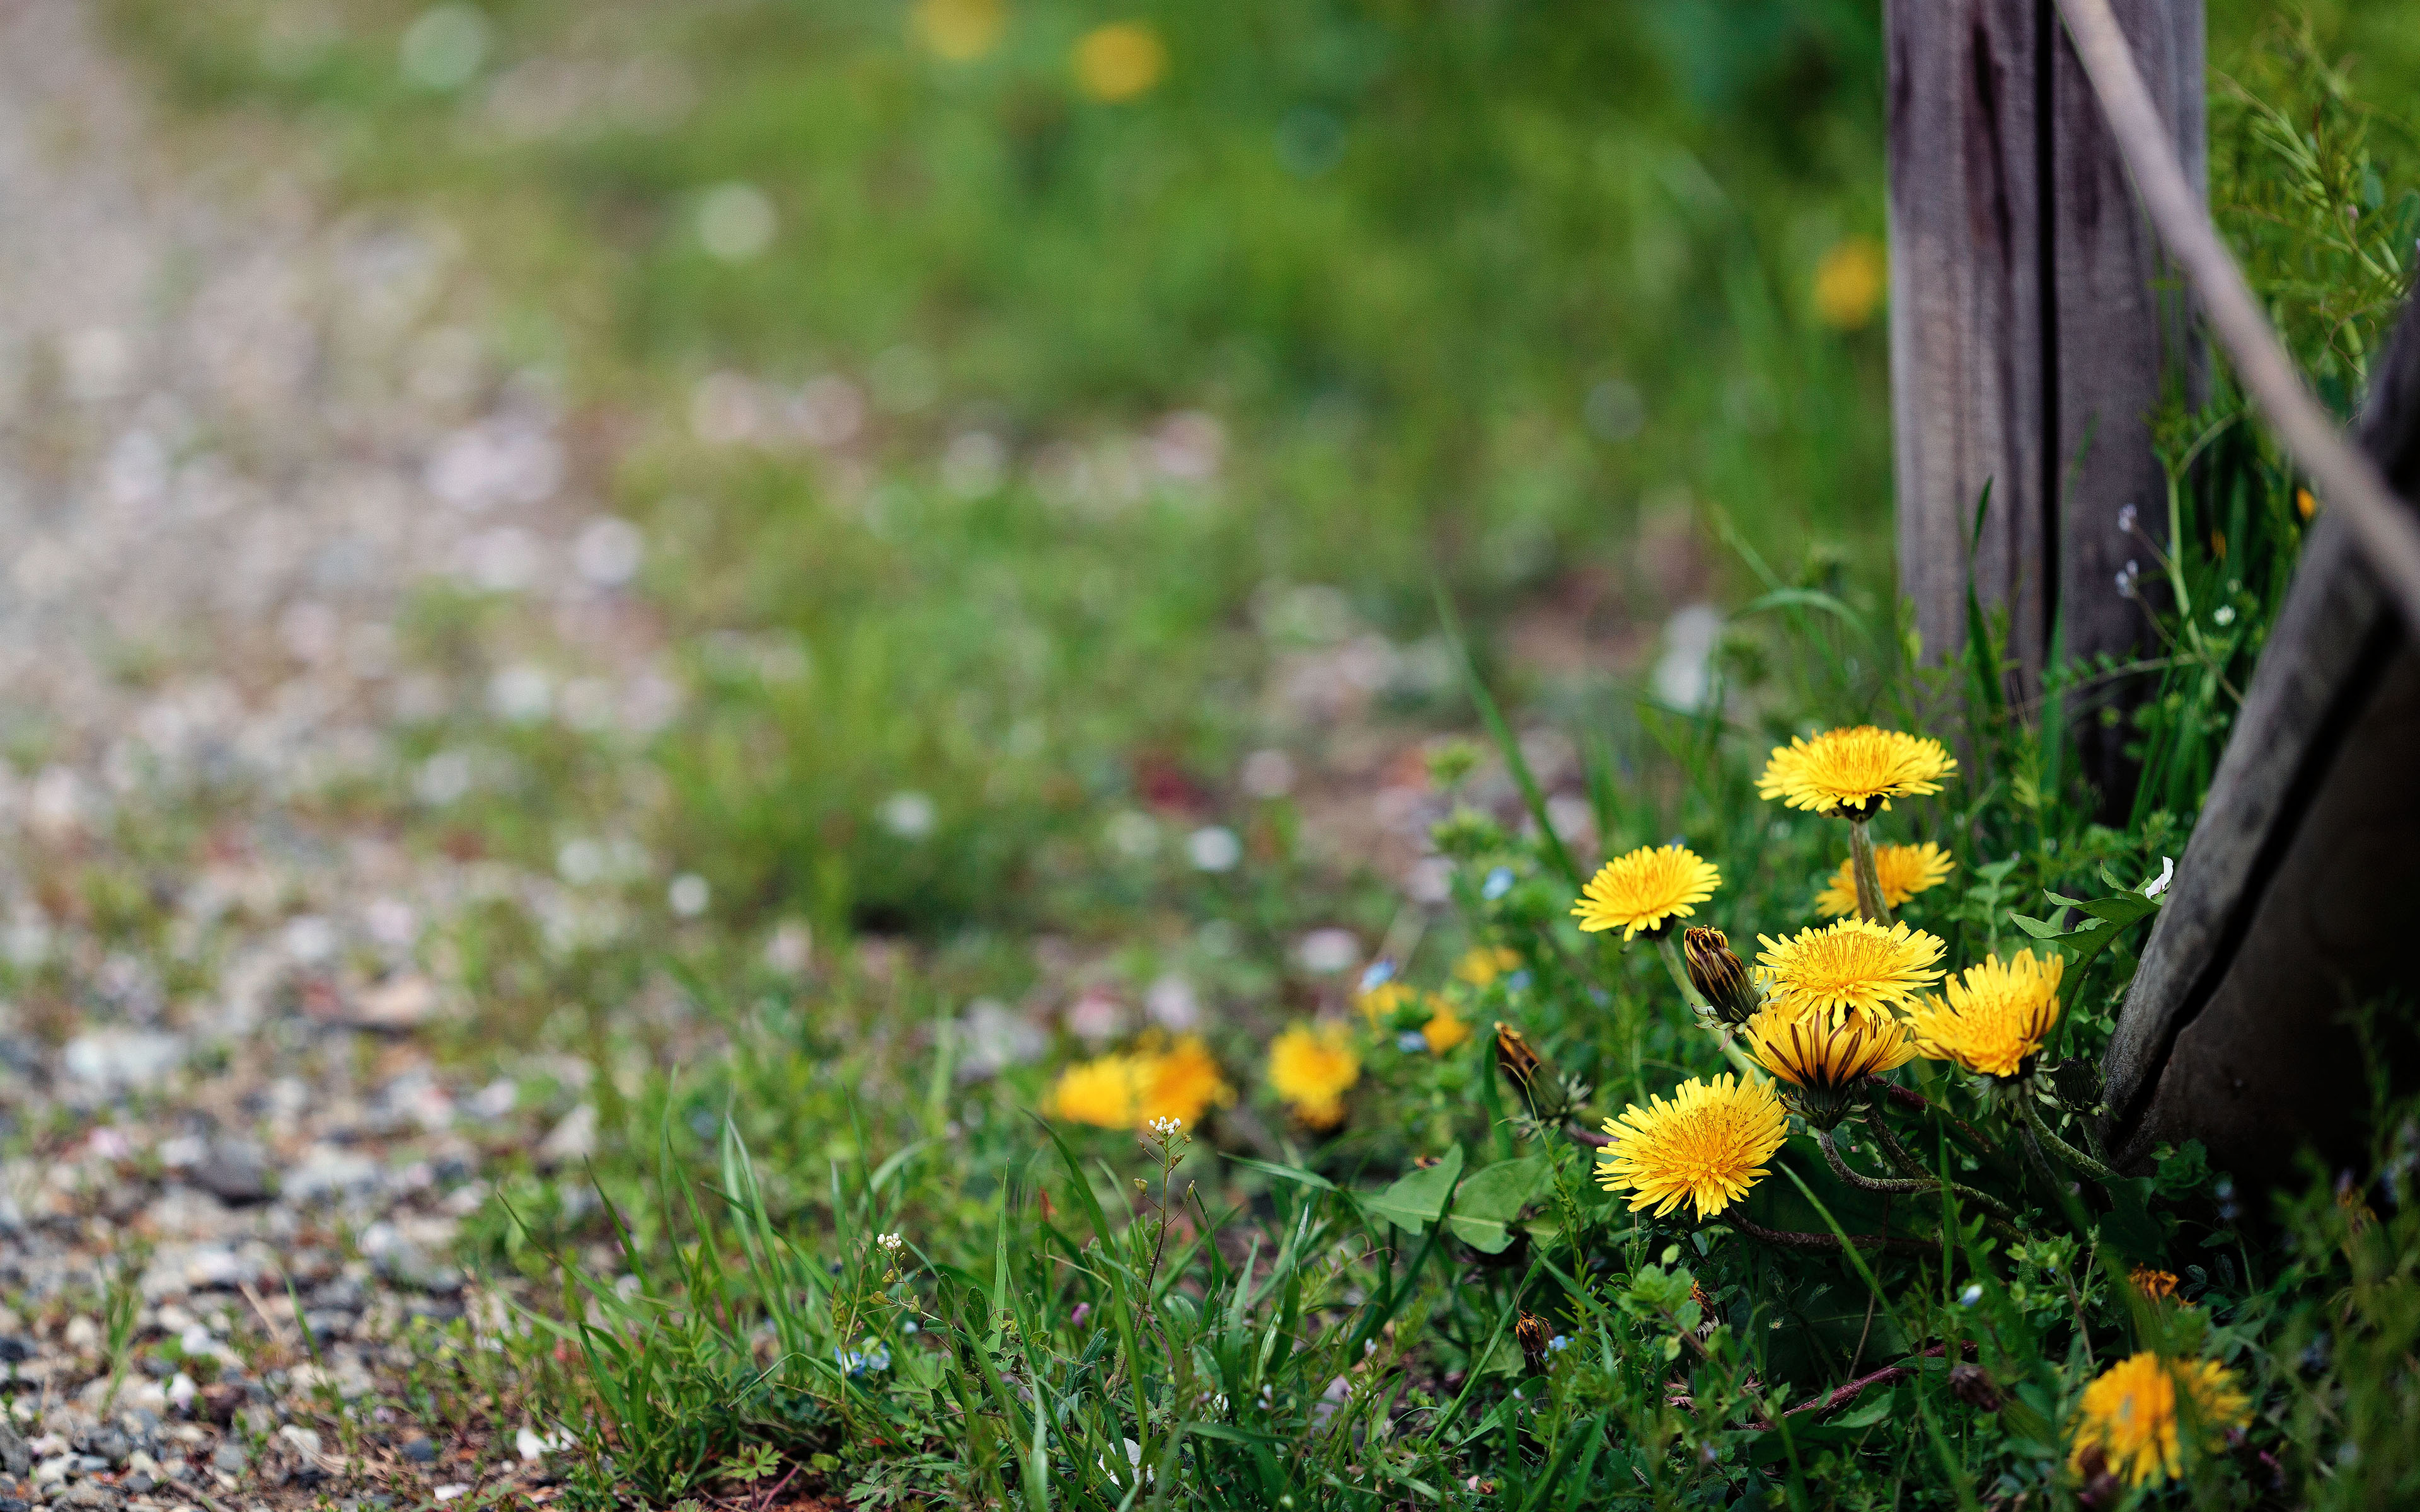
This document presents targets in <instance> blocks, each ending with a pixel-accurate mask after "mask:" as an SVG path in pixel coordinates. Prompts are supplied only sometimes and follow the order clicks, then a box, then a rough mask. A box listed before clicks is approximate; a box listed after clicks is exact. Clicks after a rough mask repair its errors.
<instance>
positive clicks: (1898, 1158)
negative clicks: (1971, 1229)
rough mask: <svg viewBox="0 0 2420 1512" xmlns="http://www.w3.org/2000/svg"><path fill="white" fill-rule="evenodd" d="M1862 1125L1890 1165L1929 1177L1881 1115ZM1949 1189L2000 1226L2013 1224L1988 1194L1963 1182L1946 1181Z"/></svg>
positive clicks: (2011, 1217)
mask: <svg viewBox="0 0 2420 1512" xmlns="http://www.w3.org/2000/svg"><path fill="white" fill-rule="evenodd" d="M1866 1123H1867V1125H1868V1126H1869V1128H1871V1129H1872V1130H1873V1132H1874V1142H1875V1143H1876V1144H1878V1145H1880V1146H1882V1148H1883V1153H1884V1154H1885V1155H1886V1156H1888V1157H1889V1159H1890V1163H1891V1164H1892V1165H1896V1166H1898V1167H1899V1168H1900V1170H1902V1171H1905V1172H1907V1174H1908V1175H1910V1176H1919V1175H1929V1174H1930V1173H1928V1172H1926V1171H1925V1169H1924V1165H1923V1163H1922V1162H1920V1161H1918V1160H1917V1159H1916V1157H1915V1156H1914V1155H1911V1154H1909V1153H1908V1152H1907V1147H1906V1146H1904V1145H1902V1144H1900V1142H1899V1136H1898V1135H1896V1134H1892V1133H1891V1132H1890V1125H1888V1124H1886V1123H1885V1122H1883V1120H1882V1117H1881V1115H1879V1114H1874V1113H1869V1114H1867V1115H1866ZM1931 1179H1932V1180H1935V1181H1936V1182H1937V1181H1938V1180H1939V1178H1937V1177H1934V1178H1931ZM1949 1190H1950V1191H1952V1192H1955V1193H1956V1194H1958V1197H1959V1200H1960V1201H1962V1202H1971V1203H1973V1204H1975V1206H1977V1207H1978V1208H1980V1209H1982V1210H1983V1211H1985V1212H1988V1213H1990V1214H1991V1215H1992V1216H1993V1217H1994V1218H1997V1219H1999V1220H2000V1221H2001V1222H2003V1223H2010V1224H2012V1223H2015V1222H2016V1221H2017V1215H2016V1212H2015V1211H2014V1210H2012V1209H2011V1208H2009V1205H2008V1204H2007V1203H2005V1202H2002V1201H2001V1200H2000V1199H1999V1198H1997V1197H1995V1196H1992V1195H1990V1194H1989V1193H1986V1192H1978V1191H1977V1190H1975V1189H1974V1188H1973V1187H1971V1186H1968V1185H1967V1184H1966V1183H1965V1182H1963V1181H1952V1182H1950V1183H1949Z"/></svg>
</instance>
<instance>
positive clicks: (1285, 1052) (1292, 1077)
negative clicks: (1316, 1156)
mask: <svg viewBox="0 0 2420 1512" xmlns="http://www.w3.org/2000/svg"><path fill="white" fill-rule="evenodd" d="M1360 1079H1361V1057H1358V1056H1357V1055H1355V1054H1354V1053H1353V1044H1352V1041H1351V1040H1350V1039H1349V1038H1348V1037H1347V1035H1346V1033H1345V1028H1344V1026H1343V1025H1342V1024H1296V1025H1295V1026H1292V1027H1290V1028H1288V1029H1287V1030H1286V1031H1285V1032H1284V1033H1282V1034H1280V1035H1279V1036H1278V1037H1277V1041H1276V1042H1275V1043H1273V1044H1271V1045H1270V1046H1269V1087H1270V1088H1272V1089H1273V1090H1274V1091H1276V1093H1277V1094H1278V1096H1280V1097H1281V1098H1283V1099H1284V1100H1285V1102H1286V1105H1287V1106H1288V1107H1290V1108H1292V1109H1293V1110H1294V1116H1295V1118H1297V1119H1301V1120H1302V1121H1303V1122H1305V1123H1307V1124H1310V1125H1311V1127H1312V1128H1314V1129H1333V1128H1335V1127H1336V1126H1337V1125H1338V1124H1340V1123H1342V1122H1343V1121H1344V1094H1345V1093H1346V1092H1347V1091H1350V1090H1351V1089H1352V1087H1353V1084H1354V1083H1355V1082H1357V1081H1359V1080H1360Z"/></svg>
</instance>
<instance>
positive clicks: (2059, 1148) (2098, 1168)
mask: <svg viewBox="0 0 2420 1512" xmlns="http://www.w3.org/2000/svg"><path fill="white" fill-rule="evenodd" d="M2017 1111H2018V1112H2019V1113H2020V1114H2022V1115H2023V1116H2024V1120H2025V1127H2026V1128H2028V1129H2031V1130H2032V1131H2033V1133H2034V1138H2035V1139H2037V1140H2039V1141H2040V1143H2041V1145H2042V1148H2044V1149H2048V1150H2049V1151H2050V1152H2051V1153H2052V1154H2054V1155H2056V1156H2057V1157H2058V1158H2059V1159H2061V1160H2063V1161H2065V1162H2067V1163H2068V1164H2069V1165H2072V1166H2073V1167H2075V1168H2076V1169H2077V1170H2079V1171H2081V1172H2083V1173H2084V1174H2085V1175H2086V1176H2088V1177H2090V1178H2091V1179H2092V1180H2096V1181H2098V1182H2100V1183H2101V1184H2102V1186H2115V1185H2117V1184H2118V1181H2119V1180H2122V1178H2121V1177H2119V1176H2118V1173H2117V1172H2116V1171H2113V1170H2111V1169H2110V1168H2109V1167H2108V1166H2106V1165H2102V1164H2101V1163H2100V1162H2099V1161H2097V1160H2094V1159H2093V1158H2092V1157H2091V1156H2089V1155H2087V1154H2086V1153H2085V1152H2084V1151H2082V1150H2080V1149H2076V1148H2075V1147H2074V1146H2073V1145H2071V1144H2069V1143H2068V1142H2067V1141H2066V1140H2064V1139H2061V1138H2060V1137H2059V1136H2058V1135H2056V1134H2053V1133H2051V1132H2050V1125H2049V1124H2047V1123H2044V1122H2043V1121H2042V1116H2041V1110H2040V1108H2037V1107H2035V1106H2034V1100H2033V1099H2032V1098H2031V1097H2030V1096H2028V1095H2027V1094H2025V1093H2024V1092H2023V1091H2020V1092H2018V1093H2017Z"/></svg>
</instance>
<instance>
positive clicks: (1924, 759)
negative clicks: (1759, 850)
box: [1756, 724, 1958, 819]
mask: <svg viewBox="0 0 2420 1512" xmlns="http://www.w3.org/2000/svg"><path fill="white" fill-rule="evenodd" d="M1956 770H1958V761H1957V758H1955V757H1953V756H1951V755H1950V754H1949V752H1948V751H1947V750H1946V749H1944V748H1943V747H1942V744H1941V742H1939V741H1937V740H1928V739H1925V738H1923V737H1921V736H1917V735H1910V734H1902V733H1900V732H1899V731H1896V730H1877V729H1875V728H1874V727H1873V726H1872V725H1869V724H1866V725H1858V726H1857V727H1855V728H1854V729H1851V730H1826V731H1824V732H1823V733H1822V734H1820V735H1817V736H1816V737H1815V738H1814V739H1812V740H1808V739H1807V738H1806V737H1805V736H1803V735H1797V736H1792V738H1791V742H1790V744H1789V745H1787V746H1776V747H1774V748H1773V756H1772V758H1771V759H1770V760H1768V761H1767V762H1766V763H1765V764H1764V775H1763V776H1762V777H1760V778H1758V779H1756V792H1757V796H1759V797H1761V798H1779V799H1780V800H1781V801H1782V802H1783V803H1785V804H1787V805H1789V806H1790V807H1791V808H1792V809H1808V810H1813V811H1815V812H1817V813H1845V814H1847V815H1848V816H1849V817H1850V818H1852V819H1865V818H1869V817H1870V816H1871V815H1872V814H1873V813H1874V811H1875V810H1878V809H1887V808H1889V807H1890V800H1891V799H1893V798H1904V797H1911V796H1916V795H1922V794H1927V793H1938V792H1940V791H1941V779H1943V778H1945V777H1947V776H1948V775H1949V774H1950V773H1952V772H1954V771H1956Z"/></svg>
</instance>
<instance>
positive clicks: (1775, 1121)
mask: <svg viewBox="0 0 2420 1512" xmlns="http://www.w3.org/2000/svg"><path fill="white" fill-rule="evenodd" d="M1605 1132H1606V1134H1611V1135H1612V1136H1613V1143H1612V1145H1611V1146H1609V1147H1607V1148H1606V1149H1604V1150H1603V1151H1601V1152H1600V1153H1599V1154H1598V1155H1597V1169H1596V1177H1597V1180H1598V1182H1599V1184H1601V1185H1603V1186H1604V1187H1605V1189H1606V1191H1608V1192H1629V1193H1631V1194H1633V1196H1631V1199H1630V1207H1631V1210H1632V1211H1637V1210H1639V1209H1641V1208H1648V1207H1652V1208H1653V1209H1654V1210H1655V1216H1657V1217H1658V1218H1661V1217H1663V1216H1664V1215H1665V1214H1666V1213H1668V1212H1670V1211H1672V1210H1673V1209H1675V1208H1677V1207H1679V1206H1680V1205H1681V1203H1682V1202H1683V1199H1686V1200H1688V1201H1690V1202H1692V1203H1694V1204H1696V1207H1697V1211H1698V1216H1699V1218H1700V1219H1704V1218H1711V1217H1713V1216H1714V1214H1716V1213H1718V1212H1720V1211H1723V1210H1724V1209H1725V1208H1728V1207H1730V1205H1731V1204H1732V1203H1734V1202H1736V1201H1738V1200H1739V1199H1740V1198H1741V1197H1744V1196H1746V1195H1747V1192H1748V1189H1749V1188H1750V1187H1752V1186H1754V1185H1756V1183H1757V1181H1758V1180H1760V1179H1761V1177H1763V1175H1764V1174H1765V1171H1764V1164H1763V1163H1764V1161H1765V1160H1766V1159H1768V1158H1769V1157H1770V1156H1771V1155H1772V1154H1773V1152H1774V1151H1775V1150H1776V1149H1780V1148H1781V1144H1782V1141H1783V1140H1785V1139H1787V1138H1788V1137H1790V1124H1789V1119H1788V1116H1787V1115H1786V1114H1785V1113H1784V1112H1783V1110H1782V1106H1781V1099H1780V1098H1779V1097H1777V1096H1776V1095H1775V1093H1774V1090H1773V1086H1772V1084H1771V1083H1769V1082H1756V1083H1746V1082H1742V1081H1740V1080H1739V1079H1738V1078H1737V1077H1734V1076H1730V1075H1728V1074H1726V1075H1722V1076H1717V1077H1715V1078H1714V1080H1713V1081H1711V1082H1708V1081H1699V1080H1696V1079H1694V1078H1693V1079H1691V1080H1689V1081H1685V1082H1683V1083H1682V1084H1681V1085H1680V1086H1679V1087H1678V1088H1674V1089H1673V1093H1672V1096H1671V1099H1670V1101H1666V1100H1665V1099H1663V1098H1660V1097H1652V1098H1650V1099H1648V1101H1647V1102H1646V1103H1645V1104H1643V1105H1642V1104H1639V1103H1632V1104H1631V1105H1630V1106H1629V1107H1627V1108H1624V1109H1623V1110H1622V1113H1621V1118H1619V1119H1606V1121H1605Z"/></svg>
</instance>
